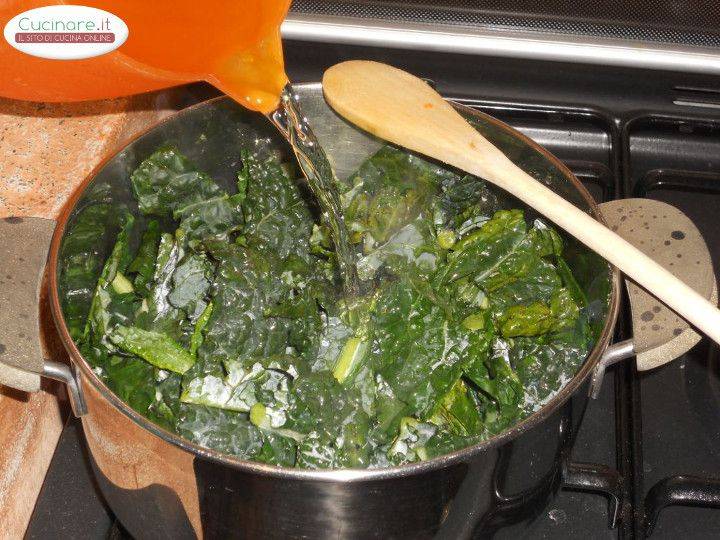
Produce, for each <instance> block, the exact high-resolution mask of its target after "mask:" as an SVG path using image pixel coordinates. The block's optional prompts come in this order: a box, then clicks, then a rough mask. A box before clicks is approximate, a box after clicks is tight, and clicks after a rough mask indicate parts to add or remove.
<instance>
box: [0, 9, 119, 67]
mask: <svg viewBox="0 0 720 540" xmlns="http://www.w3.org/2000/svg"><path fill="white" fill-rule="evenodd" d="M4 34H5V39H6V40H7V42H8V43H9V44H10V45H11V46H12V47H14V48H16V49H17V50H18V51H21V52H24V53H25V54H29V55H31V56H39V57H40V58H50V59H53V60H79V59H81V58H92V57H94V56H100V55H101V54H106V53H109V52H111V51H114V50H115V49H117V48H118V47H119V46H120V45H122V44H123V43H125V40H126V39H127V37H128V27H127V25H126V24H125V22H124V21H123V20H122V19H121V18H120V17H117V16H115V15H113V14H112V13H109V12H107V11H104V10H102V9H97V8H91V7H87V6H46V7H40V8H35V9H30V10H28V11H25V12H23V13H19V14H18V15H16V16H15V17H13V18H12V19H10V20H9V21H8V23H7V24H6V25H5V31H4Z"/></svg>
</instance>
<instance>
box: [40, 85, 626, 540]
mask: <svg viewBox="0 0 720 540" xmlns="http://www.w3.org/2000/svg"><path fill="white" fill-rule="evenodd" d="M299 89H300V90H301V95H303V99H302V102H303V104H305V103H307V104H308V106H309V107H308V109H309V112H308V116H311V117H312V115H314V114H318V115H319V114H321V113H322V114H324V115H326V116H325V121H324V122H323V123H322V125H319V126H318V129H317V131H318V135H319V137H320V138H321V142H322V141H323V138H324V139H325V140H327V141H330V142H332V143H334V146H333V144H330V142H329V143H328V147H331V146H332V147H333V148H331V149H330V154H331V158H333V157H335V158H336V161H338V159H339V158H337V155H339V153H340V152H343V151H345V152H346V153H347V152H352V151H353V149H357V148H359V147H360V146H361V145H359V143H358V142H357V140H358V137H361V138H367V137H366V136H365V135H363V134H360V133H357V132H354V130H353V128H351V127H349V126H347V125H346V124H344V123H342V122H341V121H340V120H338V119H335V118H334V117H333V116H332V113H329V112H328V111H327V110H326V109H323V111H324V112H323V111H320V109H321V108H322V103H321V101H322V94H321V90H320V87H319V85H306V86H304V87H303V86H301V87H300V88H299ZM302 92H305V93H304V94H302ZM458 108H459V110H460V111H461V112H462V113H463V114H464V115H466V117H468V118H469V119H470V120H471V121H472V122H473V123H474V124H475V125H476V127H477V128H478V130H480V131H481V132H482V133H483V134H484V135H485V136H486V137H487V138H488V139H490V140H491V141H493V142H494V143H495V144H496V145H497V146H499V147H500V148H501V149H502V150H503V151H505V152H506V154H508V156H509V157H510V158H511V159H513V160H514V161H515V162H516V163H518V164H519V165H521V166H522V167H523V168H524V169H525V170H527V171H528V172H530V173H531V174H533V175H534V176H535V177H536V178H539V179H541V180H542V181H544V182H546V183H547V184H548V185H550V186H552V187H553V189H555V190H556V191H558V192H559V193H561V194H563V195H564V196H566V197H567V198H569V199H570V200H572V201H573V202H575V203H576V204H577V205H578V206H580V207H581V208H583V209H584V210H586V211H588V212H591V213H597V209H596V207H595V203H594V202H593V200H592V198H591V197H590V195H589V194H588V193H587V191H586V190H585V189H584V188H583V187H582V185H581V184H580V183H579V182H578V181H577V179H575V178H574V176H573V175H572V174H571V173H570V172H569V171H568V170H567V169H566V168H565V167H564V166H563V165H562V164H560V162H559V161H558V160H557V159H555V158H554V157H552V156H551V155H549V154H548V153H547V152H546V151H545V150H543V149H542V148H540V147H539V146H537V145H536V144H534V143H533V142H531V141H530V140H529V139H527V138H526V137H524V136H523V135H521V134H519V133H518V132H516V131H514V130H512V129H511V128H509V127H508V126H506V125H504V124H502V123H501V122H499V121H497V120H495V119H492V118H491V117H488V116H486V115H484V114H481V113H478V112H477V111H474V110H471V109H468V108H465V107H461V106H458ZM328 115H329V116H328ZM351 132H353V133H351ZM253 138H268V139H270V140H272V141H273V142H274V143H275V144H277V148H278V149H279V151H280V152H285V153H287V155H290V154H289V152H288V148H287V145H286V143H285V142H284V141H283V140H282V139H280V138H279V136H278V135H277V133H276V132H275V131H274V129H273V127H272V126H271V125H270V123H269V122H268V121H267V119H265V118H264V117H262V116H258V115H254V114H252V113H249V112H247V111H245V110H243V109H242V108H240V107H239V106H237V105H235V104H234V103H232V102H231V101H229V100H228V99H226V98H219V99H216V100H211V101H209V102H206V103H203V104H200V105H197V106H195V107H192V108H190V109H187V110H185V111H183V112H181V113H178V114H177V115H175V116H174V117H172V118H170V119H168V120H167V121H165V122H164V123H162V124H160V125H158V126H156V127H155V128H153V129H152V130H150V131H149V132H147V133H146V134H144V135H142V136H140V137H139V138H137V139H136V140H134V141H133V142H132V143H130V144H129V145H128V146H127V147H126V148H125V149H123V150H122V151H121V152H119V153H118V154H116V155H114V156H112V157H110V158H109V159H108V160H106V161H105V162H104V163H103V164H102V165H101V166H99V167H98V169H97V170H96V171H95V172H94V173H93V174H92V175H91V177H90V178H89V179H88V180H87V182H86V183H85V184H84V185H83V186H82V187H81V189H80V190H78V192H77V193H76V194H75V196H74V197H73V198H72V200H71V201H70V202H69V203H68V205H67V207H66V209H65V211H64V213H63V215H62V216H61V217H60V219H59V222H58V225H57V227H56V228H55V232H54V236H53V239H52V244H51V246H50V257H49V270H48V272H49V279H50V288H51V304H52V306H53V311H54V315H55V318H56V323H57V326H58V329H59V331H60V334H61V337H62V339H63V341H64V343H65V345H66V347H67V349H68V351H69V353H70V356H71V358H72V361H73V364H74V368H75V376H76V377H78V379H79V388H80V392H79V393H78V394H79V399H80V400H82V399H84V402H85V405H86V407H80V408H81V409H83V410H81V411H80V412H85V410H84V409H85V408H86V412H85V414H83V416H82V421H83V426H84V431H85V436H86V438H87V442H88V445H89V447H90V452H91V454H92V461H93V466H94V468H95V471H96V474H97V478H98V482H99V485H100V487H101V489H102V492H103V493H104V495H105V497H106V498H107V502H108V503H109V505H110V507H111V508H112V510H113V512H114V513H115V514H116V515H117V517H118V518H119V519H120V521H121V522H122V524H123V526H125V527H126V528H127V530H128V531H129V532H130V533H131V534H132V535H133V536H135V537H136V538H139V539H140V538H152V539H157V538H172V539H178V538H191V537H194V536H200V537H206V538H228V537H240V538H245V537H253V538H271V537H278V538H289V537H294V538H324V537H332V538H355V537H357V538H371V537H382V538H425V537H431V536H434V535H439V536H443V535H445V536H446V537H447V538H458V537H465V536H470V535H472V534H482V533H489V532H491V531H492V530H494V529H495V528H496V527H500V526H510V525H512V524H513V523H515V524H517V525H516V526H520V527H521V526H522V523H523V521H524V520H528V519H531V518H532V517H533V515H534V513H536V512H538V511H540V510H542V509H543V508H544V503H545V501H546V499H547V498H548V497H549V496H551V495H552V493H553V492H554V491H555V490H556V489H558V486H559V478H560V476H559V471H560V466H561V461H562V458H563V456H564V454H565V453H566V452H567V450H568V448H569V446H570V444H571V443H572V438H573V433H574V432H575V429H576V428H577V426H578V424H579V422H580V418H581V416H582V412H583V411H584V408H585V405H586V401H587V397H586V396H587V384H588V379H589V375H590V374H591V372H592V370H593V368H594V367H595V365H596V364H597V362H598V359H599V357H600V355H601V354H602V352H603V351H604V350H605V348H606V347H607V346H608V342H609V340H610V336H611V334H612V329H613V326H614V323H615V319H616V316H617V305H618V275H617V272H616V271H615V270H614V269H613V268H612V267H610V266H609V265H608V264H607V263H606V262H605V261H603V260H601V259H599V258H598V257H597V256H595V255H594V254H593V253H590V252H588V251H587V250H586V249H585V248H584V247H582V246H580V245H578V244H577V243H576V242H574V241H573V240H572V239H569V238H568V239H566V241H567V247H566V256H567V259H568V262H569V264H570V266H571V267H572V268H573V270H574V271H575V273H576V275H577V277H578V281H579V283H580V284H581V286H582V287H583V288H584V290H585V292H586V294H587V295H588V297H589V299H590V310H591V316H592V319H593V326H594V328H595V329H596V333H597V342H596V345H595V347H594V349H593V351H592V352H591V353H590V354H589V356H588V358H587V359H586V361H585V362H584V364H583V365H582V366H581V368H580V369H579V370H578V372H577V374H576V375H575V377H574V378H573V379H572V380H571V381H569V382H568V383H567V384H566V385H565V386H564V387H563V389H562V390H561V391H560V392H559V393H558V394H557V395H556V396H555V397H554V398H553V399H552V400H550V401H549V402H548V403H546V404H545V405H544V406H543V407H542V408H540V409H539V410H538V411H537V412H535V413H533V414H532V415H531V416H529V417H528V418H526V419H525V420H523V421H522V422H520V423H518V424H517V425H515V426H514V427H512V428H511V429H509V430H507V431H505V432H503V433H501V434H499V435H498V436H496V437H494V438H492V439H490V440H488V441H485V442H483V443H481V444H478V445H476V446H474V447H471V448H467V449H464V450H461V451H458V452H455V453H454V454H450V455H448V456H444V457H441V458H436V459H433V460H431V461H427V462H423V463H418V464H412V465H405V466H402V467H396V468H391V469H382V470H337V471H306V470H295V469H286V468H278V467H272V466H268V465H264V464H259V463H251V462H246V461H241V460H239V459H236V458H233V457H231V456H227V455H223V454H219V453H217V452H214V451H210V450H207V449H204V448H201V447H198V446H196V445H194V444H192V443H190V442H188V441H186V440H184V439H182V438H180V437H179V436H177V435H175V434H173V433H170V432H167V431H165V430H163V429H161V428H159V427H158V426H155V425H154V424H152V423H150V422H149V421H148V420H146V419H144V418H143V417H141V416H140V415H138V414H137V413H135V412H134V411H133V410H132V409H130V408H129V407H128V406H127V405H125V404H124V403H122V402H121V401H120V400H119V399H118V398H117V397H116V396H115V395H114V394H113V393H112V392H111V391H110V390H109V389H108V388H107V387H106V386H105V384H104V383H103V382H102V381H101V380H100V379H99V378H98V377H97V376H96V374H95V373H94V372H93V371H92V369H91V367H90V366H89V364H88V363H87V361H86V360H85V359H84V358H83V357H82V355H81V354H80V352H79V351H78V349H77V347H76V346H75V344H74V343H73V341H72V339H71V338H70V335H69V333H68V330H67V327H66V325H65V322H64V320H63V314H62V309H61V302H60V294H62V291H61V290H60V289H59V286H58V268H59V260H60V259H61V257H62V243H63V237H64V234H65V232H66V230H67V229H68V228H69V227H71V226H72V223H73V220H74V219H75V216H76V215H77V213H78V212H79V211H80V210H82V208H83V207H84V206H85V205H86V204H87V201H88V197H89V193H90V192H91V190H92V188H93V187H94V186H95V187H96V186H98V185H99V184H106V185H107V186H109V189H110V190H111V192H112V197H113V198H115V200H117V201H122V202H129V201H131V200H132V194H131V192H130V183H129V174H130V172H131V171H132V170H133V169H134V168H135V167H136V166H137V165H138V163H139V162H140V161H141V160H142V159H144V158H145V157H146V156H148V155H149V154H150V153H151V152H152V151H154V150H155V149H156V148H157V147H158V146H160V145H161V144H163V143H167V142H170V143H173V144H176V145H177V146H178V147H179V148H180V149H181V150H182V151H183V152H184V153H185V154H187V155H188V156H189V157H190V159H192V160H193V161H194V162H195V163H196V164H197V165H198V167H199V168H200V169H201V170H204V171H207V172H208V173H209V174H210V175H211V176H212V177H214V178H216V179H219V180H220V181H223V182H226V183H227V185H228V186H229V185H231V184H232V183H233V182H234V180H235V174H236V171H237V168H238V162H239V161H238V160H239V151H238V149H239V147H240V146H241V144H242V142H243V141H248V140H252V139H253ZM371 146H372V144H370V145H369V146H368V147H367V148H370V147H371ZM334 153H336V155H335V156H333V154H334ZM362 157H364V156H362V155H356V156H355V157H354V159H355V161H356V162H357V161H358V159H360V158H362ZM339 168H341V167H339ZM503 204H504V205H506V206H507V207H522V205H521V203H519V202H517V201H515V200H512V199H510V198H507V200H505V201H504V202H503ZM528 215H529V217H531V218H532V217H533V215H532V212H530V211H528ZM596 215H597V214H596ZM598 217H599V215H598ZM71 390H72V388H71Z"/></svg>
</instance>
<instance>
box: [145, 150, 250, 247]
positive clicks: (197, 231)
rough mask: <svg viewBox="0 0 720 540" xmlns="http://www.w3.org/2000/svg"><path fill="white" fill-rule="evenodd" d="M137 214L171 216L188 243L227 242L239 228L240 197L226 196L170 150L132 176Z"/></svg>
mask: <svg viewBox="0 0 720 540" xmlns="http://www.w3.org/2000/svg"><path fill="white" fill-rule="evenodd" d="M131 181H132V186H133V191H134V192H135V196H136V198H137V200H138V206H139V207H140V211H141V212H143V213H144V214H146V215H153V216H160V217H162V216H172V217H173V218H174V219H176V220H179V221H180V229H181V230H182V231H183V233H184V236H185V237H186V239H187V240H188V241H190V242H194V241H201V240H204V239H206V238H208V237H219V238H226V237H227V235H228V234H229V233H231V232H233V231H236V230H238V229H239V228H240V227H242V223H243V216H242V209H241V206H240V203H241V202H242V195H234V196H231V195H229V194H228V193H226V192H225V191H224V190H223V189H222V188H221V187H220V186H218V184H217V183H216V182H215V181H214V180H213V179H212V178H210V177H209V176H208V175H207V174H205V173H203V172H200V171H198V170H197V168H196V167H195V165H194V164H193V163H191V162H190V160H188V159H187V158H186V157H185V156H183V155H182V154H181V153H180V152H179V150H178V149H177V148H175V147H172V146H165V147H162V148H159V149H158V150H156V151H155V153H153V154H152V155H151V156H150V157H148V158H147V159H145V160H144V161H143V162H142V163H141V164H140V165H139V166H138V168H137V169H135V171H134V172H133V174H132V176H131Z"/></svg>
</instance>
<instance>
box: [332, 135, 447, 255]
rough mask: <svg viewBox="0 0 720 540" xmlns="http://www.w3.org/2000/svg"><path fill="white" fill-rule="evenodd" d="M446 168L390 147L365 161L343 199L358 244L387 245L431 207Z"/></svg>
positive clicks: (350, 226)
mask: <svg viewBox="0 0 720 540" xmlns="http://www.w3.org/2000/svg"><path fill="white" fill-rule="evenodd" d="M442 174H445V173H444V170H443V169H441V168H440V167H438V166H437V165H433V164H432V163H430V162H428V161H426V160H424V159H422V158H419V157H417V156H415V155H412V154H408V153H407V152H405V151H403V150H398V149H396V148H393V147H390V146H387V147H384V148H381V149H380V150H379V151H378V152H377V153H376V154H375V155H374V156H373V157H372V158H370V159H369V160H368V161H366V162H365V163H364V164H363V165H362V166H361V167H360V169H359V170H358V172H357V173H355V175H353V176H352V177H351V178H350V179H349V180H348V182H349V183H350V185H351V187H350V188H349V189H348V190H347V191H346V192H345V193H344V194H343V195H342V197H341V200H342V203H343V209H344V213H345V221H346V223H347V224H348V228H349V230H350V233H351V235H352V240H353V241H354V242H355V243H361V242H362V243H363V244H364V247H365V249H366V251H367V250H369V249H372V248H374V247H375V246H377V245H380V244H384V243H385V242H387V241H388V239H389V238H390V237H391V236H392V235H394V234H395V233H397V232H398V231H399V230H400V229H402V228H403V227H404V226H405V225H407V224H409V223H410V222H412V221H413V220H414V219H415V218H416V217H418V215H419V214H420V213H421V212H422V211H423V210H427V208H428V207H429V204H430V201H431V197H432V195H433V193H434V192H435V190H436V189H437V184H438V175H442Z"/></svg>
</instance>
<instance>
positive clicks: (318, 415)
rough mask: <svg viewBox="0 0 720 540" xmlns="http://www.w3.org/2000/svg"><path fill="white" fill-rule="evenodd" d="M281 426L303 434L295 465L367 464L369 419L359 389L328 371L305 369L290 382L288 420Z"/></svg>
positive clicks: (369, 449)
mask: <svg viewBox="0 0 720 540" xmlns="http://www.w3.org/2000/svg"><path fill="white" fill-rule="evenodd" d="M283 427H284V428H286V429H290V430H292V431H293V432H297V433H299V434H302V436H303V438H302V440H301V442H300V443H299V445H298V463H297V464H298V466H302V467H308V468H338V467H367V465H368V464H369V460H370V452H371V446H370V441H369V440H368V432H369V427H370V419H369V417H368V415H367V413H366V412H365V411H364V410H363V408H362V405H361V395H360V392H358V391H357V390H355V389H353V388H347V387H344V386H343V385H341V384H340V383H339V382H338V381H337V380H336V379H335V378H334V377H333V375H332V373H331V372H329V371H319V372H316V373H308V374H306V375H304V376H301V377H299V378H298V379H297V380H296V381H295V382H294V383H293V388H292V393H291V394H290V408H289V411H288V421H287V423H286V424H285V425H284V426H283Z"/></svg>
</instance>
